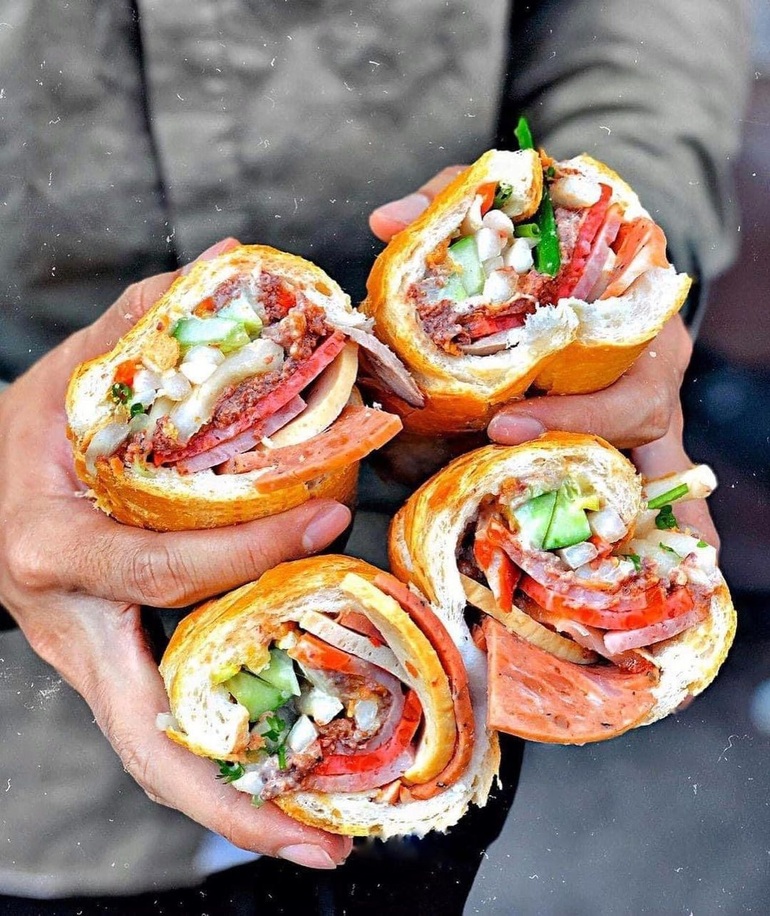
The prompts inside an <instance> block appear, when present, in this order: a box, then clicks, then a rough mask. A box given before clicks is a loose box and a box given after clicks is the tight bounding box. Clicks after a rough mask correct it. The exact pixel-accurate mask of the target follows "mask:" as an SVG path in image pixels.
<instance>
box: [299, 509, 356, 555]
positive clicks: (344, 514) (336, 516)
mask: <svg viewBox="0 0 770 916" xmlns="http://www.w3.org/2000/svg"><path fill="white" fill-rule="evenodd" d="M349 524H350V509H348V508H347V507H346V506H342V505H340V504H339V503H334V504H332V505H331V506H325V507H324V508H323V509H320V510H319V511H318V512H316V514H315V515H314V516H313V517H312V518H311V519H310V521H309V522H308V524H307V527H306V528H305V531H304V533H303V535H302V547H303V548H304V549H305V550H307V552H308V553H315V552H316V551H317V550H321V549H322V548H323V547H326V546H327V545H328V544H330V543H331V542H332V541H333V540H334V539H335V538H336V537H337V536H338V535H340V534H342V532H343V531H344V530H345V529H346V528H347V527H348V525H349Z"/></svg>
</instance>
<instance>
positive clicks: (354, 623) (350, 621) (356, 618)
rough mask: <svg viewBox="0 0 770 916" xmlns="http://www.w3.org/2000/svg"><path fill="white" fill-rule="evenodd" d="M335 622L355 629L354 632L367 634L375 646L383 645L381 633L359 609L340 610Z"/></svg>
mask: <svg viewBox="0 0 770 916" xmlns="http://www.w3.org/2000/svg"><path fill="white" fill-rule="evenodd" d="M337 623H339V624H340V626H343V627H347V628H348V629H349V630H355V632H356V633H360V634H361V635H362V636H368V637H369V639H370V640H371V641H372V642H373V643H374V645H375V646H384V645H385V640H384V639H383V638H382V633H380V631H379V630H378V629H377V627H376V626H375V625H374V624H373V623H372V622H371V620H369V618H368V617H367V616H366V615H365V614H361V613H360V612H359V611H352V610H350V609H349V608H348V609H346V610H344V611H341V612H340V615H339V617H338V618H337Z"/></svg>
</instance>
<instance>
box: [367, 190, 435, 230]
mask: <svg viewBox="0 0 770 916" xmlns="http://www.w3.org/2000/svg"><path fill="white" fill-rule="evenodd" d="M429 203H430V200H429V199H428V197H426V195H425V194H420V193H415V194H408V195H407V196H406V197H402V198H401V199H400V200H393V201H391V202H390V203H388V204H383V205H382V206H381V207H378V208H377V209H376V210H375V211H374V214H376V215H377V216H380V217H383V218H384V219H392V220H393V221H394V222H398V223H404V225H407V224H408V223H411V222H412V220H415V219H417V217H418V216H419V215H420V214H421V213H422V212H423V210H425V208H426V207H427V206H428V204H429ZM374 214H372V215H374Z"/></svg>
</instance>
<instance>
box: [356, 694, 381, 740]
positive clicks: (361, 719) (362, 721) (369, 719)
mask: <svg viewBox="0 0 770 916" xmlns="http://www.w3.org/2000/svg"><path fill="white" fill-rule="evenodd" d="M378 710H379V707H378V705H377V703H375V701H374V700H358V702H357V703H356V704H355V711H354V713H353V715H354V716H355V720H356V725H357V726H358V727H359V728H360V729H361V731H365V732H368V731H371V729H372V728H373V727H374V725H375V724H376V722H377V712H378Z"/></svg>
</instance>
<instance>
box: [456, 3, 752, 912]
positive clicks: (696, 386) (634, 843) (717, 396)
mask: <svg viewBox="0 0 770 916" xmlns="http://www.w3.org/2000/svg"><path fill="white" fill-rule="evenodd" d="M754 13H755V28H754V91H753V96H752V102H751V106H750V108H749V110H748V112H747V114H746V118H745V123H744V138H743V144H744V145H743V152H742V154H741V156H740V158H739V160H738V161H737V162H736V163H735V175H736V179H737V193H738V198H739V206H740V210H741V221H740V239H741V251H740V256H739V260H738V262H737V263H736V265H735V267H734V268H733V269H732V270H731V271H730V272H729V273H727V274H726V275H724V276H723V277H722V278H721V279H720V280H719V282H717V283H716V284H714V286H713V287H712V288H711V290H710V291H709V302H710V305H709V310H708V313H707V315H706V318H705V321H704V323H703V325H702V328H701V331H700V335H699V338H698V342H697V346H696V350H695V355H694V358H693V361H692V364H691V367H690V371H689V373H688V377H687V381H686V384H685V388H684V392H683V395H684V402H685V408H686V413H687V418H688V425H687V434H688V447H689V450H690V454H691V455H692V457H693V459H694V460H696V461H704V462H707V463H708V464H710V465H712V466H713V468H714V469H715V471H716V473H717V476H718V478H719V481H720V488H719V489H718V490H717V492H716V494H715V495H714V496H713V497H712V498H711V500H710V504H711V509H712V512H713V513H714V516H715V519H716V523H717V527H718V528H719V531H720V534H721V537H722V557H721V563H722V568H723V571H724V573H725V575H726V577H727V579H728V582H729V584H730V587H731V590H732V593H733V598H734V601H735V605H736V607H737V609H738V619H739V623H738V635H737V638H736V642H735V645H734V646H733V650H732V653H731V655H730V657H729V658H728V660H727V662H726V663H725V666H724V668H723V670H722V673H721V674H720V676H719V678H718V679H717V681H716V682H715V683H714V684H713V685H712V687H711V688H710V689H709V690H708V691H707V692H706V693H705V694H704V695H703V696H702V697H700V698H699V699H698V700H697V701H696V702H695V703H693V705H692V706H691V707H690V708H689V709H687V710H685V711H684V712H682V713H681V714H679V715H677V716H672V717H670V718H669V719H667V720H665V721H663V722H660V723H658V724H657V725H655V726H654V727H653V728H649V729H648V728H645V729H641V730H639V731H637V732H633V733H632V734H631V735H630V736H627V737H622V738H618V739H616V740H615V741H611V742H609V743H608V744H607V745H604V746H591V747H586V748H560V747H545V746H538V745H530V746H528V747H527V750H526V753H525V756H524V770H523V772H522V779H521V783H520V785H519V791H518V794H517V796H516V800H515V802H514V808H513V812H512V815H511V817H509V819H508V823H507V824H506V827H505V830H504V832H503V835H502V836H501V838H500V839H499V840H498V842H497V843H496V844H494V846H492V847H491V848H490V850H489V852H488V857H487V860H486V862H485V863H484V864H483V865H482V868H481V871H480V872H479V875H478V878H477V880H476V884H475V886H474V889H473V892H472V894H471V897H470V899H469V901H468V905H467V907H466V914H475V913H484V914H490V916H491V914H497V913H499V914H506V916H509V914H538V916H539V914H551V913H553V914H558V916H572V914H574V916H589V914H590V916H600V914H612V916H618V914H626V913H627V914H629V916H631V914H633V916H637V914H646V913H649V914H669V913H671V914H679V913H681V914H684V916H709V914H712V913H715V914H716V913H725V914H737V913H761V914H766V913H768V912H770V4H768V3H767V0H755V2H754Z"/></svg>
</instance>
